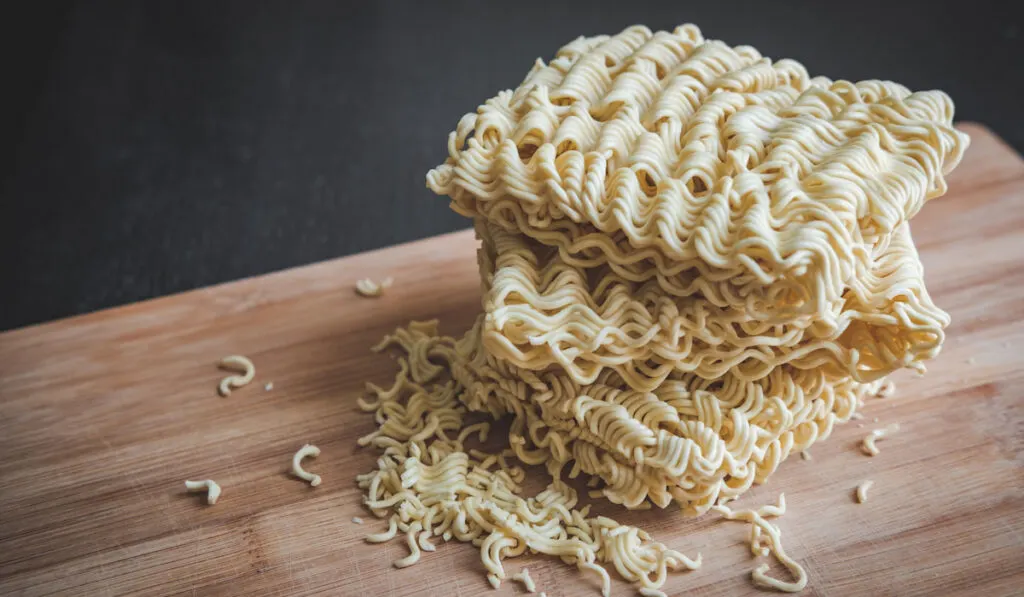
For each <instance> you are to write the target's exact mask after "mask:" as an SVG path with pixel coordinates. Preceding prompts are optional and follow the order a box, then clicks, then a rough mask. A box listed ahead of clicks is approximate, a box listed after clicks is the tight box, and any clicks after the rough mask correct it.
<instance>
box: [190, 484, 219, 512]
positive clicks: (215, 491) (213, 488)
mask: <svg viewBox="0 0 1024 597" xmlns="http://www.w3.org/2000/svg"><path fill="white" fill-rule="evenodd" d="M185 489H187V490H188V491H205V492H206V503H207V504H210V505H211V506H212V505H213V504H216V503H217V498H219V497H220V485H217V483H216V482H215V481H213V480H212V479H206V480H205V481H185Z"/></svg>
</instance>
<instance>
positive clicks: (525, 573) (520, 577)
mask: <svg viewBox="0 0 1024 597" xmlns="http://www.w3.org/2000/svg"><path fill="white" fill-rule="evenodd" d="M512 580H517V581H519V582H521V583H523V586H524V587H525V588H526V590H527V591H529V592H531V593H536V592H537V584H536V583H535V582H533V578H531V577H530V569H529V568H523V569H522V571H520V572H517V573H515V574H513V575H512Z"/></svg>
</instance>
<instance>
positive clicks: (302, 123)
mask: <svg viewBox="0 0 1024 597" xmlns="http://www.w3.org/2000/svg"><path fill="white" fill-rule="evenodd" d="M24 4H33V3H24ZM35 4H38V3H35ZM1014 4H1016V3H1014V2H1005V3H1002V2H923V1H919V2H911V1H895V0H890V1H887V2H873V1H867V2H843V3H838V2H825V1H822V2H810V1H808V2H786V3H777V2H766V1H764V0H760V1H748V2H743V1H737V0H732V1H728V2H724V1H717V0H703V1H702V2H684V1H679V0H676V1H666V2H638V1H624V0H619V1H616V2H600V1H596V0H590V1H588V2H557V1H555V0H551V1H548V2H537V3H532V2H521V1H505V2H500V3H491V2H457V3H456V2H451V3H450V2H443V3H432V2H422V3H420V2H409V3H391V2H372V1H370V0H365V1H363V2H359V3H346V2H261V1H258V0H250V1H247V2H216V1H203V2H199V1H183V2H140V1H137V0H136V1H132V2H51V3H46V5H45V6H43V7H40V6H36V7H33V8H31V9H26V8H24V7H23V8H22V9H20V11H19V10H16V11H15V12H5V15H4V17H3V20H4V21H5V25H6V27H5V29H8V31H5V32H3V34H4V35H3V39H4V42H3V43H4V45H5V47H4V48H3V60H4V62H5V65H4V69H3V76H2V79H0V80H2V81H3V83H4V84H3V95H4V97H5V98H6V100H7V101H6V102H5V104H6V106H7V107H5V108H4V109H3V110H2V117H0V126H2V128H0V135H2V137H0V139H2V140H3V141H2V142H0V147H2V148H3V150H4V152H5V154H4V155H3V156H0V182H2V194H0V242H2V249H3V252H2V256H3V259H2V260H0V262H2V263H3V264H4V265H3V270H2V272H0V274H2V276H0V280H2V282H0V289H2V292H0V297H2V298H0V329H9V328H14V327H20V326H24V325H27V324H31V323H36V322H41V321H46V320H49V319H53V318H58V317H64V316H68V315H72V314H76V313H82V312H85V311H91V310H95V309H99V308H103V307H109V306H112V305H117V304H122V303H126V302H130V301H135V300H139V299H144V298H148V297H152V296H157V295H162V294H167V293H171V292H178V291H182V290H186V289H189V288H195V287H198V286H204V285H208V284H212V283H216V282H222V281H226V280H231V279H235V278H240V277H243V276H248V275H252V274H258V273H263V272H267V271H272V270H277V269H281V268H286V267H289V266H293V265H298V264H302V263H308V262H313V261H318V260H322V259H328V258H331V257H337V256H340V255H346V254H350V253H355V252H358V251H364V250H367V249H372V248H377V247H382V246H386V245H390V244H394V243H399V242H403V241H408V240H412V239H417V238H422V237H426V236H430V235H434V234H438V233H441V232H446V231H450V230H455V229H458V228H462V227H465V226H466V222H464V221H463V220H462V219H460V218H459V217H457V216H456V215H454V214H452V213H450V212H449V211H448V209H447V208H446V202H445V201H444V200H442V199H439V198H436V197H434V196H433V195H432V194H431V193H430V192H429V191H427V190H426V189H425V188H424V174H425V173H426V171H427V170H428V169H429V168H431V167H433V166H434V165H436V164H438V163H439V162H441V161H442V160H443V159H444V157H445V154H446V152H445V143H446V139H447V134H448V132H449V131H450V130H451V129H453V128H454V126H455V124H456V122H457V121H458V119H459V117H460V116H461V115H462V114H463V113H465V112H467V111H470V110H473V109H474V108H475V107H476V105H477V104H478V103H480V102H482V101H483V100H484V99H486V98H488V97H490V96H492V95H494V94H495V92H497V91H498V90H500V89H505V88H511V87H515V86H516V85H517V84H518V83H519V82H520V81H521V80H522V78H523V76H524V75H525V74H526V72H527V70H528V69H529V68H530V66H531V64H532V62H533V60H534V58H536V57H538V56H541V57H544V58H545V59H547V58H550V57H551V56H552V55H553V54H554V52H555V51H556V50H557V49H558V48H559V47H560V46H561V45H562V44H564V43H565V42H567V41H569V40H570V39H572V38H574V37H576V36H578V35H581V34H586V35H595V34H599V33H614V32H618V31H619V30H621V29H623V28H624V27H626V26H628V25H630V24H633V23H643V24H646V25H648V26H649V27H651V28H652V29H668V28H672V27H674V26H675V25H677V24H680V23H683V22H694V23H696V24H698V25H700V26H701V28H702V29H703V31H704V34H705V36H706V37H709V38H715V39H722V40H724V41H726V42H729V43H731V44H750V45H753V46H755V47H757V48H758V49H759V50H761V52H762V53H764V54H765V55H768V56H771V57H773V58H782V57H790V58H795V59H797V60H799V61H801V62H803V63H804V65H805V66H807V68H808V70H809V71H810V72H811V73H812V74H823V75H826V76H829V77H832V78H835V79H838V78H845V79H853V80H857V79H865V78H883V79H894V80H897V81H899V82H901V83H903V84H905V85H907V86H909V87H911V88H912V89H923V88H940V89H944V90H946V91H947V92H948V93H949V94H950V95H951V96H952V97H953V99H954V100H955V101H956V104H957V109H958V114H957V116H958V118H960V119H963V120H978V121H981V122H984V123H986V124H988V125H989V126H991V127H992V128H993V129H995V131H996V132H997V133H999V134H1000V135H1002V136H1003V137H1004V138H1005V139H1006V140H1008V141H1009V142H1010V143H1011V144H1012V145H1014V146H1015V147H1016V148H1017V149H1018V150H1020V149H1021V148H1022V147H1024V122H1022V118H1021V108H1022V100H1024V93H1022V92H1024V86H1022V77H1021V69H1022V66H1024V64H1022V62H1024V61H1022V58H1024V52H1022V43H1021V40H1022V37H1024V32H1022V31H1021V28H1022V24H1024V23H1022V20H1021V19H1020V17H1019V16H1018V15H1016V14H1013V13H1014V12H1019V9H1018V10H1017V11H1014V10H1013V9H1012V8H1010V7H1012V6H1013V5H1014ZM7 10H8V11H9V10H10V9H9V8H8V9H7ZM26 10H30V12H26Z"/></svg>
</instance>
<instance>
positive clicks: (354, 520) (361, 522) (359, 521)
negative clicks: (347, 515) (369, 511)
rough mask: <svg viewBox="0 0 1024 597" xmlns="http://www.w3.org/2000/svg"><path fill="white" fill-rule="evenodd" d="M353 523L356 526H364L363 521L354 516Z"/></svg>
mask: <svg viewBox="0 0 1024 597" xmlns="http://www.w3.org/2000/svg"><path fill="white" fill-rule="evenodd" d="M352 522H354V523H356V524H363V519H362V518H359V517H358V516H353V517H352Z"/></svg>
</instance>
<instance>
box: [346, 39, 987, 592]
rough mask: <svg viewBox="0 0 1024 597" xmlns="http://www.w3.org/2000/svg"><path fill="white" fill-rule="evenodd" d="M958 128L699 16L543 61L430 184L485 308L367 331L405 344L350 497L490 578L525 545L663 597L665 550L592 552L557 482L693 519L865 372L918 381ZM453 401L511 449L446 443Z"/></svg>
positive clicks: (454, 423)
mask: <svg viewBox="0 0 1024 597" xmlns="http://www.w3.org/2000/svg"><path fill="white" fill-rule="evenodd" d="M952 117H953V104H952V102H951V101H950V99H949V98H948V97H947V96H946V95H945V94H944V93H942V92H938V91H927V92H918V93H911V92H910V91H908V90H907V89H905V88H904V87H902V86H900V85H897V84H895V83H890V82H882V81H866V82H861V83H850V82H846V81H838V82H832V81H830V80H827V79H823V78H814V79H812V78H810V77H809V76H808V75H807V73H806V71H805V70H804V68H803V67H802V66H801V65H800V64H798V63H796V62H793V61H790V60H781V61H778V62H772V61H770V60H768V59H767V58H763V57H761V56H760V54H758V53H757V51H756V50H754V49H752V48H750V47H735V48H732V47H729V46H727V45H725V44H723V43H721V42H717V41H705V40H704V39H703V38H702V37H701V34H700V32H699V30H698V29H697V28H696V27H694V26H692V25H686V26H682V27H679V28H677V29H676V30H675V31H673V32H658V33H653V34H652V33H651V32H650V31H649V30H648V29H646V28H643V27H632V28H630V29H627V30H625V31H623V32H622V33H620V34H619V35H616V36H612V37H607V36H602V37H593V38H579V39H577V40H575V41H574V42H572V43H570V44H569V45H567V46H565V47H564V48H562V49H561V50H560V51H559V52H558V54H557V56H556V58H555V59H554V60H552V61H551V62H550V63H547V64H545V63H544V62H542V61H540V60H538V61H537V63H536V65H535V67H534V68H533V70H532V71H531V72H530V73H529V75H528V76H527V78H526V80H525V81H524V82H523V83H522V85H521V86H520V87H519V88H518V89H516V90H515V91H514V92H513V91H508V92H502V93H499V94H498V95H497V96H496V97H494V98H492V99H490V100H488V101H487V102H486V103H485V104H484V105H482V106H480V107H479V108H478V110H477V111H476V112H474V113H470V114H467V115H466V116H464V117H463V118H462V120H461V121H460V122H459V124H458V127H457V129H456V131H455V132H453V133H452V135H451V137H450V139H449V143H448V149H449V158H448V160H447V161H446V162H445V163H444V164H443V165H441V166H439V167H438V168H436V169H435V170H433V171H431V172H430V173H429V174H428V177H427V184H428V186H429V187H430V188H431V189H432V190H433V191H435V192H436V193H438V194H442V195H447V196H448V197H450V199H451V206H452V208H453V209H454V210H455V211H457V212H458V213H460V214H463V215H465V216H467V217H470V218H472V220H473V222H474V225H475V229H476V232H477V235H478V237H479V238H480V240H481V248H480V251H479V264H480V275H481V281H482V286H483V292H484V300H483V313H482V314H481V315H480V316H479V318H478V319H477V321H476V324H475V325H474V326H473V327H472V329H470V330H469V331H468V332H467V333H466V334H465V336H463V337H462V338H461V339H457V340H456V339H453V338H447V337H443V336H438V335H437V334H436V329H435V328H433V327H432V326H429V325H423V324H414V325H412V326H410V327H409V328H405V329H401V330H399V331H397V332H396V334H394V335H392V336H389V338H388V339H386V342H385V344H398V345H400V346H401V347H402V348H403V349H404V350H405V352H406V353H407V356H403V357H401V358H400V363H401V365H402V372H401V373H400V374H399V378H398V380H397V381H396V384H395V386H393V387H392V388H390V389H388V390H384V389H381V388H374V390H373V392H372V393H373V394H374V398H373V399H372V400H371V401H370V402H367V403H366V408H367V409H368V410H374V411H375V412H376V413H377V420H378V423H379V424H380V425H381V426H380V429H378V431H376V432H374V434H371V435H370V436H367V438H364V442H363V443H364V444H373V445H376V446H378V447H380V448H382V449H384V450H385V454H384V456H383V457H382V459H381V460H380V461H378V467H379V470H376V471H373V472H371V473H369V474H368V475H364V476H362V477H361V478H360V482H361V485H362V486H363V487H364V489H367V492H368V496H367V500H368V501H367V503H368V504H369V505H370V506H371V508H373V509H374V510H375V512H377V513H378V514H379V515H382V516H392V524H393V526H394V528H393V529H391V533H390V534H391V535H393V534H394V533H395V532H397V530H399V529H400V530H404V531H405V532H406V533H407V535H408V536H409V537H410V546H411V547H412V545H413V543H414V542H418V541H419V538H420V537H424V538H425V540H426V541H427V543H426V544H421V545H420V547H424V548H425V549H426V547H425V545H429V538H430V537H432V536H442V537H444V538H446V539H447V538H451V537H453V536H454V537H456V538H460V539H462V540H467V541H472V542H474V543H476V544H478V545H482V546H483V547H482V548H481V549H482V550H483V552H484V561H485V564H487V567H488V569H489V571H490V573H491V574H490V575H491V577H493V578H492V582H494V581H495V580H498V581H500V580H501V578H503V577H504V573H503V570H502V569H501V564H500V560H501V558H502V557H507V556H509V555H516V554H517V553H522V551H523V550H526V549H530V550H533V551H542V552H545V553H551V554H552V555H558V556H560V557H562V558H563V559H565V560H566V561H569V562H571V563H575V564H576V565H577V566H579V567H581V568H587V567H588V566H590V567H594V566H596V567H600V566H599V564H600V563H602V562H603V563H612V562H614V561H615V558H621V557H630V558H632V560H635V561H633V564H632V565H631V566H619V565H618V564H615V567H616V568H617V569H619V572H620V573H623V576H625V577H626V578H627V579H629V580H633V581H634V582H637V583H638V584H639V585H641V586H644V587H656V586H660V584H661V582H663V572H664V570H665V567H666V566H668V567H669V568H672V567H673V564H675V565H676V566H675V567H679V566H683V565H684V563H683V560H684V559H685V557H684V556H682V555H681V554H678V553H677V552H673V551H672V550H668V549H667V548H664V546H661V545H660V544H656V543H652V542H650V541H649V538H646V534H645V533H643V531H639V530H638V529H632V531H630V533H632V534H630V535H629V536H630V537H632V539H631V541H632V543H628V544H624V545H622V546H619V547H618V548H613V547H610V546H611V543H610V541H611V539H610V537H611V536H612V533H614V532H615V531H614V530H608V529H605V530H604V531H601V530H600V529H599V527H601V525H605V526H608V523H605V522H600V523H598V522H595V521H596V520H597V519H589V518H587V515H586V513H585V512H584V513H582V514H581V513H580V511H577V510H574V509H573V508H574V507H575V504H576V501H577V499H576V495H575V492H574V491H573V490H572V488H571V487H569V486H567V485H566V484H565V483H564V482H563V478H565V477H569V478H574V477H577V476H580V475H582V476H584V477H586V478H587V479H588V484H589V485H590V486H591V487H593V488H594V492H595V493H600V494H601V495H603V496H604V497H606V498H607V499H608V500H611V501H612V502H614V503H618V504H623V505H625V506H627V507H629V508H638V507H649V506H650V505H654V506H658V507H666V506H668V505H669V504H670V503H672V502H673V501H674V502H676V503H677V504H678V505H679V506H680V507H681V508H682V509H683V510H684V512H686V513H688V514H700V513H703V512H705V511H707V510H708V509H709V508H710V507H711V506H712V505H714V504H716V503H724V502H726V501H728V500H731V499H734V498H735V497H737V496H738V495H740V494H741V493H743V492H744V491H745V490H746V489H747V488H749V487H750V486H751V484H752V483H754V482H763V481H764V480H765V479H766V478H767V477H768V475H770V474H771V473H772V471H774V470H775V469H776V468H777V467H778V465H779V463H780V462H782V461H783V460H784V459H785V458H786V457H787V456H789V455H790V454H791V453H793V452H796V451H801V450H805V449H806V448H807V447H809V446H810V445H811V444H813V443H814V442H815V441H817V440H818V439H822V438H824V437H826V436H827V435H828V434H829V433H830V431H831V429H832V426H833V425H834V424H835V423H837V422H844V421H847V420H848V419H849V418H850V417H851V415H853V414H854V412H855V411H856V410H857V408H858V406H859V405H860V404H861V403H862V401H863V399H864V398H865V397H867V396H869V395H871V394H873V393H874V392H875V391H877V389H878V388H879V386H880V384H881V383H882V381H883V380H884V378H885V376H887V375H889V374H890V373H892V372H893V371H895V370H898V369H901V368H905V367H909V368H914V369H919V370H921V369H923V363H924V362H925V361H927V360H928V359H931V358H932V357H934V356H935V355H936V354H937V353H938V351H939V349H940V346H941V344H942V341H943V329H944V328H945V327H946V326H947V325H948V317H947V315H946V314H945V313H944V312H943V311H941V310H940V309H938V308H937V307H936V306H935V305H934V304H933V303H932V302H931V300H930V298H929V296H928V293H927V291H926V290H925V286H924V281H923V278H922V275H923V271H922V267H921V263H920V260H919V258H918V255H917V252H916V250H915V248H914V243H913V240H912V239H911V236H910V229H909V225H908V221H909V220H910V218H912V217H913V216H914V215H915V214H916V213H917V212H918V211H919V210H920V209H921V207H922V206H923V205H924V203H925V202H926V201H927V200H929V199H932V198H935V197H937V196H939V195H941V194H942V193H944V192H945V182H944V180H943V176H944V174H947V173H948V172H949V171H950V170H951V169H952V168H953V167H954V166H955V165H956V164H957V163H958V162H959V160H960V158H961V156H962V154H963V151H964V149H965V148H966V146H967V143H968V140H967V138H966V136H965V135H963V134H962V133H960V132H958V131H956V130H955V129H953V127H952ZM472 411H477V412H484V413H489V414H490V415H492V416H493V417H495V418H498V417H503V416H510V417H511V428H510V431H509V436H508V443H507V448H505V449H504V450H502V451H499V452H494V453H491V454H488V453H485V452H481V451H477V450H469V449H468V448H467V447H466V445H465V443H466V442H467V441H468V437H469V433H467V432H466V430H467V429H469V431H470V432H476V431H480V432H485V431H486V429H487V426H486V425H484V426H482V427H481V426H480V425H473V426H471V428H467V427H466V425H465V422H464V421H463V415H465V414H467V413H469V412H472ZM382 413H383V414H382ZM389 450H390V452H389ZM514 460H518V461H519V462H520V463H526V464H543V465H545V466H546V467H547V469H548V471H549V472H551V474H552V476H553V477H554V480H553V482H552V484H551V486H549V488H548V490H547V492H545V493H544V494H541V495H538V496H536V497H534V498H522V497H519V491H520V488H519V484H520V483H521V481H522V476H523V473H522V469H521V468H519V467H518V466H516V465H515V464H514ZM510 461H512V462H513V464H510ZM474 475H476V477H474ZM428 503H429V504H431V505H429V506H428V505H426V504H428ZM467 503H468V506H467ZM403 508H405V514H403ZM467 508H468V509H470V510H473V512H475V513H476V514H474V513H473V512H470V510H467ZM414 510H415V513H413V511H414ZM481 512H483V513H485V514H480V513H481ZM480 517H482V518H480ZM509 517H511V519H512V523H508V520H509ZM424 518H426V521H425V520H424ZM598 518H601V517H598ZM503 520H504V521H505V522H502V521H503ZM552 520H554V521H556V522H551V521H552ZM603 520H604V521H607V520H608V519H603ZM445 521H447V522H445ZM460 521H461V522H460ZM588 521H589V522H588ZM584 523H586V524H584ZM467 525H468V526H467ZM516 525H520V526H518V527H517V526H516ZM522 525H525V526H522ZM545 525H547V526H545ZM410 528H412V529H415V530H414V532H412V533H410V531H409V529H410ZM618 528H626V527H618ZM630 528H631V527H630ZM571 529H576V530H575V531H572V530H571ZM633 531H636V532H635V533H634V532H633ZM446 533H447V536H446V535H445V534H446ZM622 534H629V533H626V532H625V531H622V532H620V535H622ZM615 536H619V535H615ZM551 541H556V542H557V541H561V542H562V544H564V545H562V544H560V545H561V547H558V548H555V547H552V545H553V544H551V543H550V542H551ZM570 544H571V547H569V545H570ZM495 545H498V546H499V547H498V548H495ZM581 545H583V546H584V547H580V546H581ZM587 546H589V547H587ZM485 547H486V549H485ZM517 550H518V551H517ZM645 550H646V551H645ZM630 552H632V555H630ZM416 554H417V557H418V551H417V552H416ZM588 554H589V555H588ZM615 554H619V555H615ZM623 554H625V555H623ZM638 554H639V555H638ZM609 558H610V559H609ZM687 561H688V562H689V564H693V563H694V562H693V561H689V560H687ZM489 562H490V563H489ZM493 562H496V567H495V565H493ZM595 562H596V564H595ZM686 567H692V566H689V565H686ZM659 570H660V575H661V576H660V577H659ZM602 572H603V568H602ZM659 578H661V580H660V581H658V579H659ZM642 579H646V580H642ZM605 582H606V583H607V579H606V581H605Z"/></svg>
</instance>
